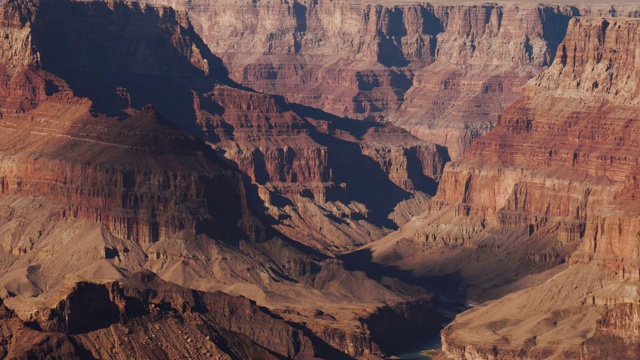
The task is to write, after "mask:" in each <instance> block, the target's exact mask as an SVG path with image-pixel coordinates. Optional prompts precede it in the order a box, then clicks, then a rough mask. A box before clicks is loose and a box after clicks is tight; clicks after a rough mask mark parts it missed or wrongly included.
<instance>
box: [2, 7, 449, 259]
mask: <svg viewBox="0 0 640 360" xmlns="http://www.w3.org/2000/svg"><path fill="white" fill-rule="evenodd" d="M6 7H7V12H6V13H5V15H4V16H5V18H6V20H5V23H6V24H7V27H6V29H5V31H6V32H7V33H8V34H9V33H10V34H11V36H12V38H11V39H13V38H14V37H18V36H22V37H21V38H19V39H18V38H16V42H17V44H15V45H14V44H13V42H11V43H10V44H9V43H7V44H6V46H7V49H5V51H3V56H5V57H6V59H5V60H6V61H5V62H6V64H7V69H11V70H7V75H6V76H5V77H4V78H0V79H4V80H3V81H0V90H2V89H5V90H3V91H4V92H5V93H6V95H7V96H6V97H5V98H3V100H2V101H4V102H5V103H4V105H2V104H0V107H1V106H4V111H5V112H7V113H15V112H17V113H21V112H25V111H28V110H30V109H33V108H34V107H36V106H38V104H40V103H42V102H43V101H45V100H46V99H47V97H48V96H51V95H53V94H54V93H56V92H58V91H72V92H73V94H75V95H76V96H80V97H86V98H89V99H90V100H91V102H92V105H91V106H92V107H93V109H94V110H95V111H96V112H98V113H104V114H106V115H108V116H112V117H118V118H121V119H123V118H127V117H129V116H131V115H133V114H135V113H136V112H137V111H139V110H140V109H142V107H143V106H145V105H146V104H152V105H153V106H154V108H155V109H157V111H158V112H159V113H161V114H162V115H163V116H165V117H166V119H168V120H169V122H171V123H173V124H174V125H176V126H178V127H180V128H182V129H184V130H187V131H189V132H190V133H192V134H197V135H198V136H200V137H202V138H204V139H205V140H207V141H208V142H209V144H210V145H211V146H213V147H215V148H216V149H218V150H219V153H220V154H221V155H224V156H225V157H227V158H228V159H229V160H231V162H233V166H235V167H237V168H238V169H239V170H241V171H242V172H244V173H245V174H247V175H248V176H249V178H250V180H251V181H252V182H254V183H255V184H256V185H257V186H259V188H260V190H259V193H260V194H262V195H263V196H262V197H263V201H266V202H267V203H268V204H267V205H266V207H267V208H268V212H269V214H270V215H271V216H273V217H275V218H276V219H278V218H282V217H286V218H287V219H292V220H291V221H289V222H288V223H287V224H286V226H284V227H282V229H281V230H282V231H285V232H287V234H286V235H287V236H289V237H291V238H295V239H296V240H299V241H300V242H303V243H305V244H307V245H312V246H314V247H317V248H318V249H319V250H321V251H323V252H326V253H334V252H337V251H343V250H348V249H352V248H353V247H354V246H357V245H361V244H364V243H367V242H369V241H370V239H371V237H372V236H371V235H373V237H380V236H382V235H384V234H385V233H387V232H388V231H389V229H392V228H394V227H396V226H397V223H400V222H401V221H404V219H406V218H408V217H410V216H412V215H415V214H417V213H419V212H420V211H421V210H422V207H421V205H420V204H422V203H423V202H422V200H423V199H424V198H425V197H427V196H428V195H430V194H433V193H434V191H435V185H436V183H437V181H438V180H439V178H440V176H441V173H442V168H443V167H444V163H446V162H447V161H448V157H447V155H446V152H445V151H443V149H442V148H441V147H439V146H436V145H434V144H431V143H425V142H423V141H420V140H418V139H417V138H415V137H413V136H412V135H410V134H408V133H407V132H406V131H403V130H401V129H399V128H395V127H393V126H390V125H382V126H381V125H380V124H377V123H366V124H365V123H362V124H355V122H354V121H350V120H348V119H346V118H339V117H336V116H332V115H330V114H328V113H323V112H322V111H318V110H316V109H312V108H307V107H304V106H300V105H295V104H291V103H289V102H288V101H286V100H285V99H283V98H281V97H277V96H271V95H265V94H261V93H256V92H254V91H252V90H250V89H247V88H242V87H240V86H238V85H237V84H235V83H234V82H233V81H232V80H231V79H229V77H228V76H227V70H226V68H225V67H224V66H223V65H222V62H221V61H220V59H219V58H217V57H216V56H214V55H213V54H211V52H210V51H209V49H208V48H207V46H205V45H204V43H203V41H202V40H201V39H200V37H199V36H198V35H197V34H196V32H195V31H194V29H193V28H192V26H191V24H190V22H189V20H188V18H187V14H185V13H184V12H182V11H175V10H173V9H171V8H168V7H166V6H151V5H145V4H140V3H137V2H132V3H126V2H91V3H83V2H69V1H53V2H45V3H42V4H40V3H39V2H37V1H36V2H33V1H31V2H30V1H20V2H18V1H16V2H10V3H8V4H7V5H6ZM96 44H100V46H96ZM345 151H348V152H350V153H353V152H355V153H354V154H353V158H352V159H351V160H353V162H351V163H348V162H347V161H346V160H344V159H342V154H343V153H344V152H345ZM358 167H360V168H364V169H366V170H365V171H364V172H363V173H362V174H356V173H355V171H354V169H355V168H358ZM365 174H366V175H368V176H369V177H368V180H371V179H375V180H374V181H367V183H368V184H370V185H371V187H373V188H378V189H381V190H382V191H386V192H389V193H392V194H393V198H394V199H393V201H389V202H387V203H376V202H377V201H378V200H379V199H376V198H374V197H371V196H366V191H365V189H364V188H362V186H361V184H363V183H365V182H364V181H362V180H363V179H364V175H365ZM309 194H312V195H311V196H310V195H309ZM274 198H276V199H277V198H280V199H284V200H283V201H271V200H272V199H274ZM306 199H311V200H312V201H311V203H310V204H309V203H308V202H307V201H306ZM414 199H416V200H414ZM404 200H408V201H409V202H410V203H411V205H409V206H404V207H402V209H400V210H398V211H395V212H396V213H397V214H393V213H394V206H395V205H396V204H397V203H398V202H401V201H404ZM327 201H329V202H331V205H328V206H325V203H326V202H327ZM334 203H335V204H334ZM286 205H291V206H290V207H288V208H287V207H286ZM307 209H309V211H312V212H314V213H315V214H317V215H318V216H317V219H318V220H317V221H315V220H314V221H305V220H304V219H301V216H300V214H301V213H305V212H306V211H307ZM345 212H348V213H354V214H357V215H355V216H353V219H351V218H347V219H346V221H345V222H344V223H341V224H337V225H336V224H334V225H329V224H331V223H334V221H333V220H332V218H331V216H333V215H331V214H333V213H335V214H338V217H342V216H343V215H339V213H345ZM388 217H390V218H391V220H389V219H388ZM354 219H356V220H354ZM123 226H126V224H125V225H123ZM327 226H330V227H331V228H332V230H331V231H329V232H325V231H323V230H322V229H323V228H325V229H326V227H327ZM307 235H308V236H307Z"/></svg>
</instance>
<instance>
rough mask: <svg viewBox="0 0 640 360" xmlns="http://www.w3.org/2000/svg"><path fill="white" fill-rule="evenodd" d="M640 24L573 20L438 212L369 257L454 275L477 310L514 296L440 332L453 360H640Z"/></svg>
mask: <svg viewBox="0 0 640 360" xmlns="http://www.w3.org/2000/svg"><path fill="white" fill-rule="evenodd" d="M639 26H640V21H639V20H636V19H630V18H610V17H609V18H599V17H589V18H586V17H585V18H575V19H572V20H571V21H570V23H569V28H568V31H567V36H566V38H565V40H564V41H563V42H562V44H561V45H560V47H559V50H558V52H557V54H556V58H555V61H554V62H553V65H552V66H551V67H550V68H549V69H548V70H546V71H545V72H544V73H542V74H541V75H540V76H538V77H536V78H534V79H533V80H531V81H530V82H529V83H528V84H527V85H526V86H525V88H524V93H523V94H524V96H523V98H522V99H521V100H519V101H517V102H516V103H514V104H513V105H512V106H511V107H509V108H508V109H507V110H506V111H505V112H504V113H503V114H502V115H501V118H500V121H499V122H498V124H497V125H496V127H495V129H493V130H492V131H491V132H489V133H488V134H486V135H485V136H483V137H481V138H479V139H477V140H476V141H475V142H474V144H473V145H472V146H471V147H470V148H469V149H468V151H467V153H466V154H465V156H464V157H463V158H462V159H461V160H459V161H457V162H456V163H454V164H452V165H450V166H448V167H447V168H446V169H445V173H444V175H443V178H442V181H441V183H440V187H439V189H438V194H437V195H436V197H435V198H434V200H433V201H432V202H431V210H430V211H429V212H428V213H426V214H424V215H421V216H420V217H419V218H417V219H415V220H414V221H411V222H410V223H408V224H407V225H405V226H404V227H403V228H401V229H400V231H399V232H398V233H397V234H392V235H390V236H389V237H387V238H385V239H383V240H381V241H379V242H378V243H375V244H373V245H372V246H370V247H369V249H368V250H367V251H369V252H370V253H371V254H370V256H371V257H372V258H373V260H374V261H377V262H381V263H384V264H395V265H397V266H401V267H402V268H405V269H411V270H413V271H414V272H415V273H416V274H420V275H422V276H445V275H446V276H449V278H451V277H456V278H457V279H458V280H457V281H460V282H461V283H462V284H463V286H462V288H459V289H458V290H460V291H462V292H464V293H466V295H467V296H468V298H471V299H473V300H485V299H487V298H495V297H499V296H501V295H503V294H506V293H509V294H508V295H506V296H503V297H501V298H499V299H498V300H494V301H490V302H487V303H485V304H482V305H479V306H477V307H475V308H473V309H471V310H469V311H467V312H465V313H463V314H462V315H460V316H458V317H457V318H456V319H455V321H453V323H452V324H451V325H449V326H448V327H447V328H446V329H445V330H443V332H442V338H443V351H444V355H446V356H448V357H449V358H454V359H510V358H531V359H543V358H593V359H596V358H606V356H612V355H611V354H613V353H614V351H615V352H619V353H620V356H621V358H624V357H625V356H627V358H632V357H633V356H634V354H635V353H636V351H637V344H638V341H639V340H640V339H639V338H638V335H637V334H636V333H635V332H634V331H630V326H632V325H630V324H631V323H632V322H633V321H634V320H631V318H629V317H626V315H628V316H633V313H634V311H635V310H634V308H633V306H635V305H634V304H636V303H637V301H638V285H637V280H638V277H639V272H638V255H637V254H638V249H637V232H638V231H637V229H636V228H637V227H638V225H637V223H636V221H635V219H636V218H637V217H638V208H637V206H636V205H635V204H634V197H635V195H634V194H635V190H634V189H635V188H636V185H635V184H636V181H635V178H636V176H637V174H636V173H637V165H638V161H639V160H638V159H640V153H638V150H637V146H636V145H635V144H636V142H637V139H636V138H637V136H636V133H637V130H635V128H636V127H637V126H638V124H637V121H636V120H635V116H636V115H635V114H637V111H638V104H637V91H638V89H637V80H638V79H639V78H640V73H638V71H637V69H636V68H635V66H634V64H635V62H636V59H635V58H636V56H637V55H636V51H635V50H634V49H635V48H636V47H637V46H638V38H637V35H636V34H637V32H638V31H637V30H638V27H639ZM427 260H428V261H430V263H429V264H424V262H425V261H427ZM452 263H454V264H457V265H451V264H452ZM557 265H560V266H557ZM543 270H547V271H546V272H542V271H543ZM527 275H529V276H527ZM518 279H519V280H518ZM518 290H519V291H518ZM514 291H515V292H514ZM625 314H626V315H625ZM608 341H611V343H610V344H609V343H607V342H608ZM614 344H617V346H620V349H618V350H613V348H612V347H611V346H616V345H614Z"/></svg>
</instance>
